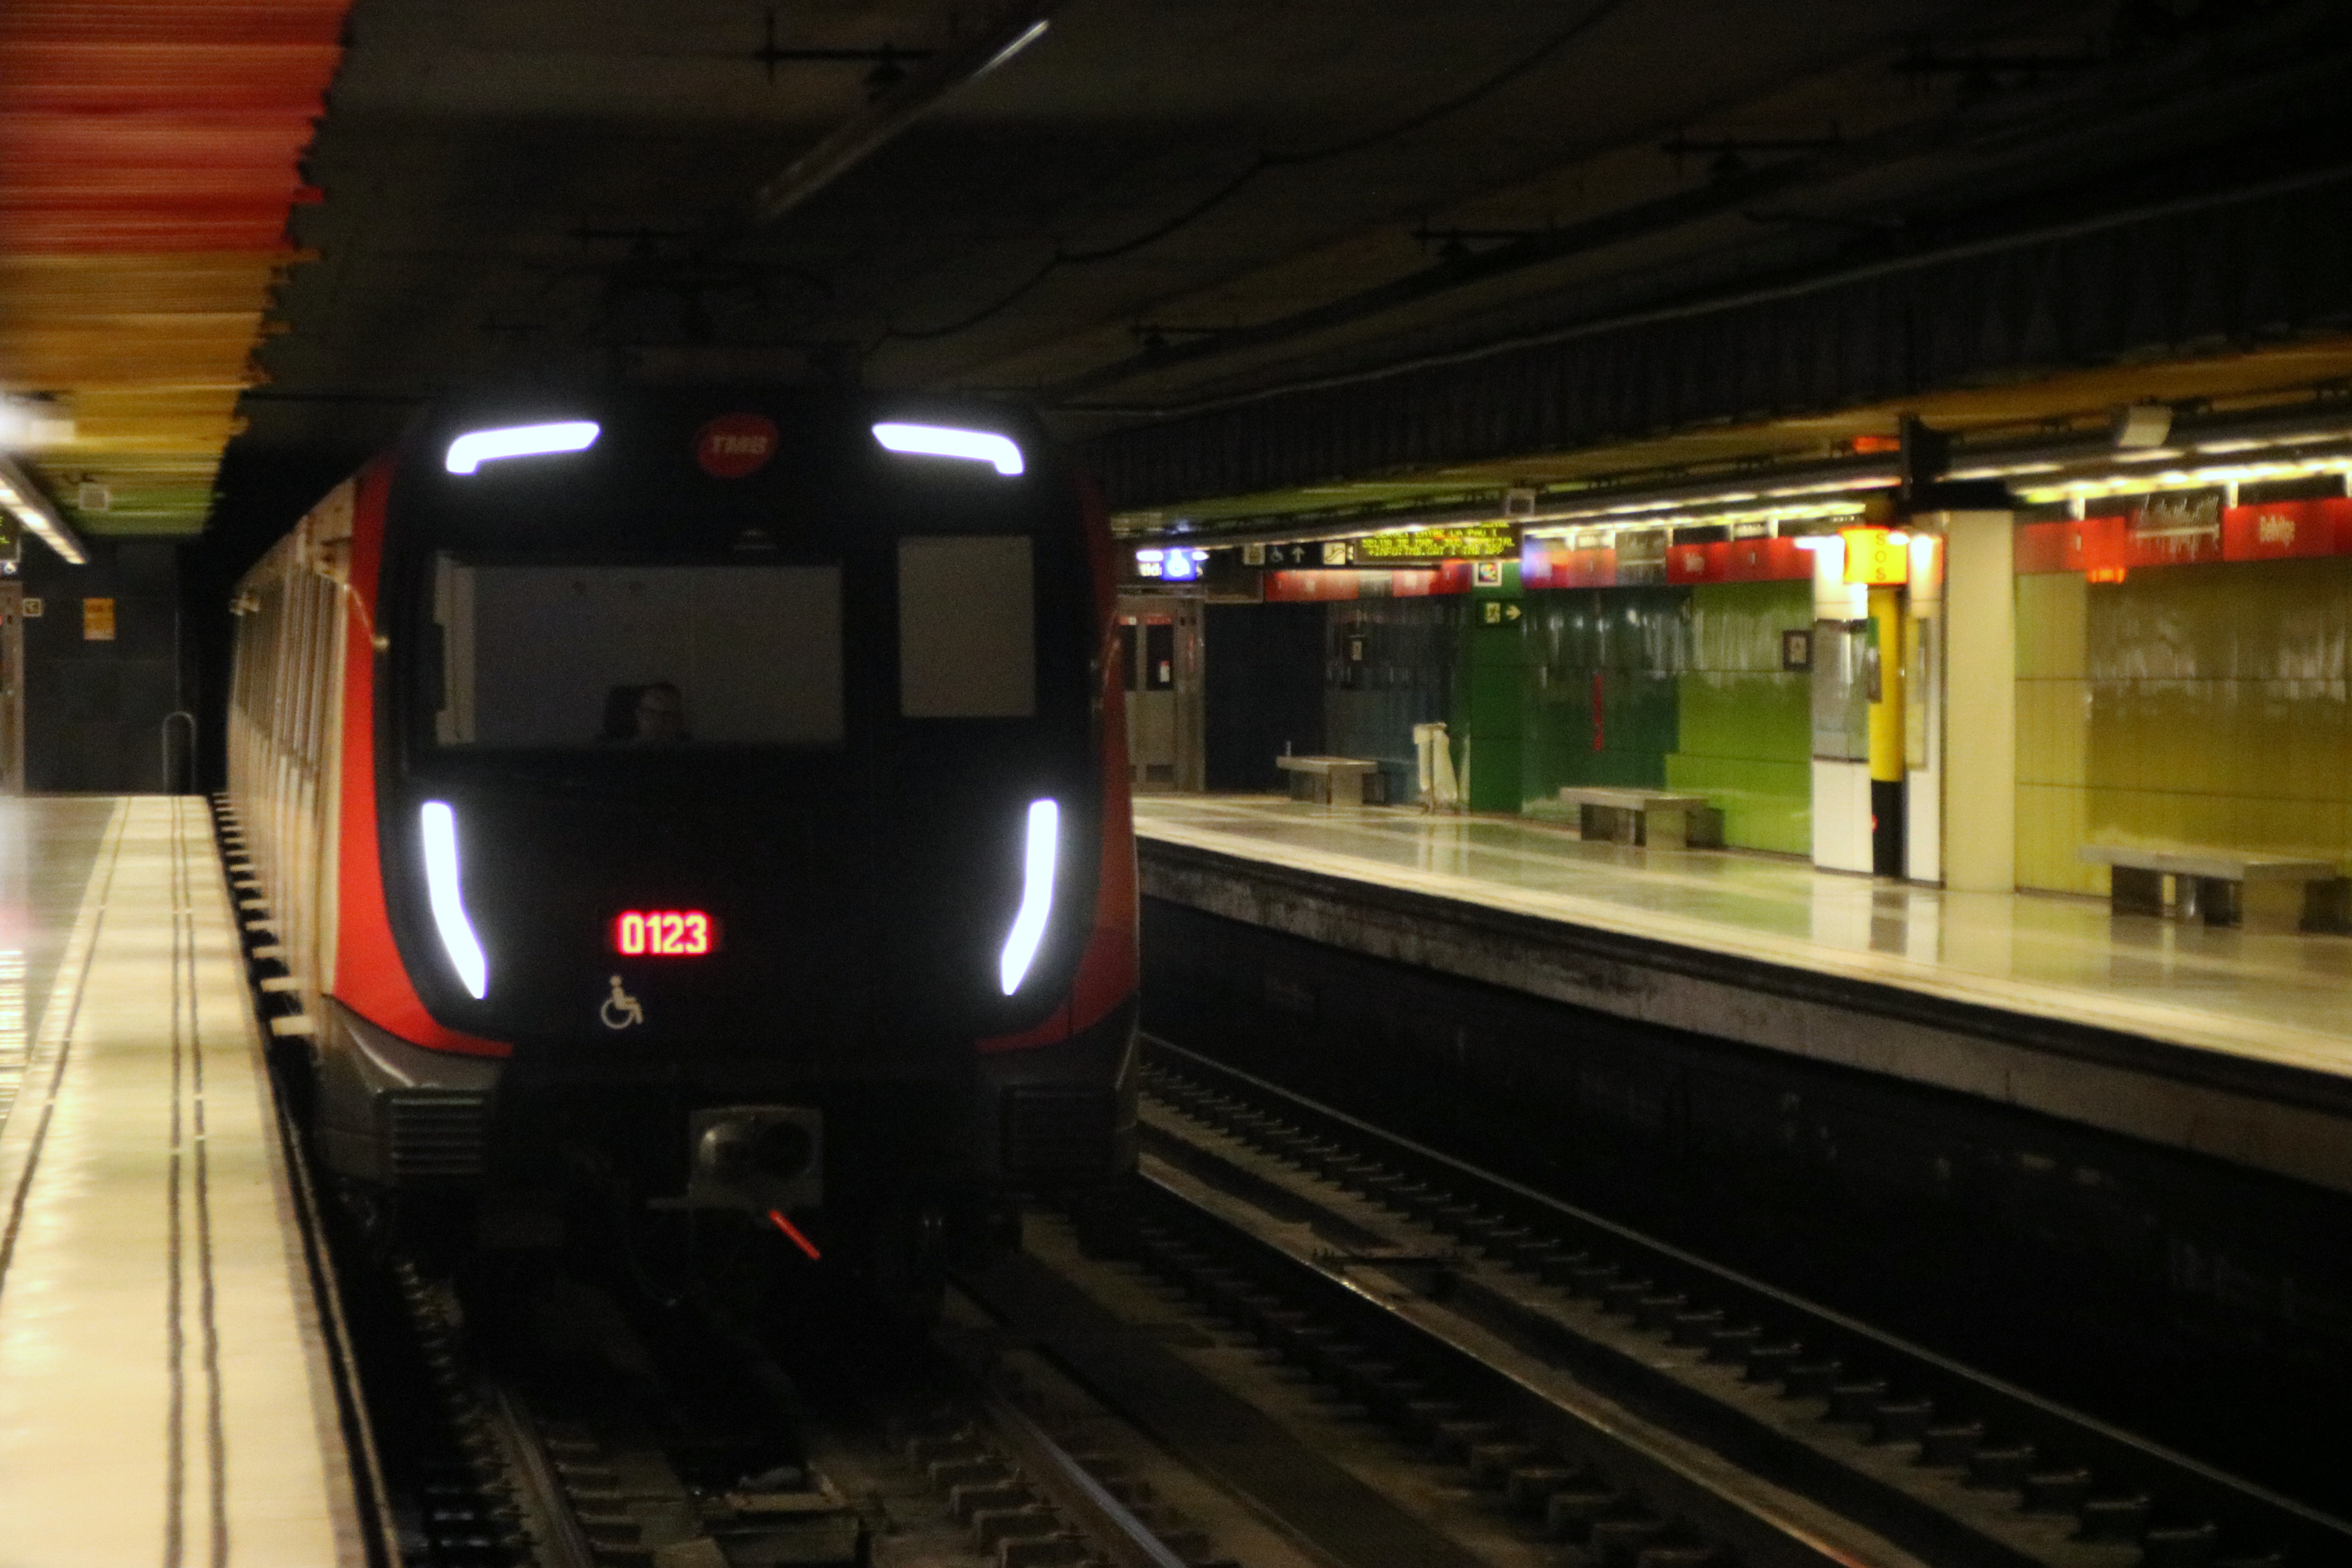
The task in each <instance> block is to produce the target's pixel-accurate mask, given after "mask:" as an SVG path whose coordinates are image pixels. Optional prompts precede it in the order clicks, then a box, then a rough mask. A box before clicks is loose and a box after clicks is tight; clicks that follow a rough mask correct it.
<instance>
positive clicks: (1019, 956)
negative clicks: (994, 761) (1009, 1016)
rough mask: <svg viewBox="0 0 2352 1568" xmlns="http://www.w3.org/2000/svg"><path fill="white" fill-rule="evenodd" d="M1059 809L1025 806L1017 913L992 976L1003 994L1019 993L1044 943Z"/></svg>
mask: <svg viewBox="0 0 2352 1568" xmlns="http://www.w3.org/2000/svg"><path fill="white" fill-rule="evenodd" d="M1061 826H1062V808H1061V807H1060V806H1058V805H1055V804H1054V802H1052V801H1050V800H1033V801H1031V802H1030V803H1029V837H1028V842H1027V843H1026V844H1025V845H1024V847H1023V849H1022V855H1021V909H1020V912H1018V913H1017V914H1015V915H1014V916H1013V931H1012V933H1011V934H1010V935H1008V936H1006V937H1005V939H1004V952H1003V953H1002V954H1000V955H999V956H998V958H997V961H996V974H997V978H998V980H1000V981H1001V982H1003V986H1004V994H1006V995H1007V996H1010V995H1012V994H1013V993H1014V992H1015V991H1018V990H1020V989H1021V982H1022V981H1024V980H1025V979H1027V978H1028V976H1029V966H1030V965H1031V964H1032V963H1035V962H1036V960H1037V944H1038V943H1039V942H1043V941H1045V920H1046V917H1047V916H1049V915H1051V914H1052V913H1053V912H1054V866H1055V860H1056V859H1057V858H1059V845H1058V843H1057V840H1058V839H1059V838H1060V837H1061Z"/></svg>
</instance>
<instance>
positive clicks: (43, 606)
mask: <svg viewBox="0 0 2352 1568" xmlns="http://www.w3.org/2000/svg"><path fill="white" fill-rule="evenodd" d="M16 607H17V609H18V610H19V611H20V612H21V613H22V614H23V615H24V617H25V618H26V620H28V621H37V620H39V619H40V618H41V616H44V615H45V614H47V611H48V608H49V606H48V602H47V600H45V599H26V601H24V602H23V603H22V604H20V605H17V606H16Z"/></svg>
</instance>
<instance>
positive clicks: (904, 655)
mask: <svg viewBox="0 0 2352 1568" xmlns="http://www.w3.org/2000/svg"><path fill="white" fill-rule="evenodd" d="M898 710H899V712H901V713H903V714H904V715H905V716H906V717H908V718H909V719H1028V718H1034V716H1035V715H1036V712H1037V616H1036V609H1035V590H1034V585H1033V573H1032V568H1031V565H1030V547H1029V541H1028V539H1027V538H1026V537H1025V536H1024V535H1020V534H1002V535H997V534H991V535H983V536H978V537H965V538H959V537H949V536H922V537H912V538H907V539H901V540H900V541H899V542H898Z"/></svg>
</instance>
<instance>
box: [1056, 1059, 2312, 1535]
mask: <svg viewBox="0 0 2352 1568" xmlns="http://www.w3.org/2000/svg"><path fill="white" fill-rule="evenodd" d="M1145 1082H1146V1092H1145V1097H1144V1109H1143V1124H1144V1147H1145V1150H1146V1180H1145V1183H1144V1192H1143V1194H1142V1197H1141V1199H1140V1201H1139V1203H1138V1205H1135V1206H1134V1207H1133V1209H1132V1210H1130V1211H1129V1212H1126V1213H1122V1214H1108V1215H1100V1216H1097V1220H1096V1223H1097V1226H1098V1227H1100V1228H1103V1229H1105V1230H1106V1231H1107V1232H1108V1233H1109V1234H1108V1236H1107V1237H1106V1238H1105V1240H1104V1243H1103V1245H1106V1246H1108V1247H1112V1248H1123V1249H1125V1250H1127V1251H1129V1253H1130V1254H1131V1255H1132V1256H1134V1257H1136V1258H1138V1259H1139V1260H1140V1261H1141V1262H1142V1263H1143V1264H1144V1265H1145V1266H1146V1267H1148V1268H1151V1269H1153V1270H1155V1271H1157V1272H1158V1273H1160V1275H1161V1276H1162V1277H1164V1278H1166V1279H1169V1280H1171V1282H1174V1283H1177V1284H1179V1285H1181V1288H1182V1289H1185V1290H1186V1291H1187V1292H1188V1293H1189V1294H1191V1295H1192V1297H1193V1298H1194V1299H1196V1300H1202V1301H1206V1302H1209V1303H1213V1305H1214V1306H1215V1307H1216V1308H1217V1309H1218V1310H1220V1311H1221V1312H1222V1313H1223V1315H1224V1316H1225V1317H1226V1318H1227V1319H1228V1320H1229V1321H1233V1322H1234V1323H1237V1324H1240V1325H1244V1326H1245V1327H1246V1328H1247V1329H1248V1330H1249V1331H1251V1332H1252V1333H1254V1334H1255V1335H1256V1336H1257V1337H1258V1338H1260V1339H1261V1340H1262V1341H1263V1342H1265V1344H1267V1345H1268V1346H1269V1347H1271V1348H1273V1349H1275V1350H1276V1351H1278V1352H1280V1353H1281V1354H1283V1355H1284V1356H1286V1357H1287V1358H1288V1359H1290V1360H1291V1361H1292V1362H1294V1363H1297V1364H1298V1365H1300V1366H1302V1367H1305V1368H1307V1369H1308V1370H1310V1371H1311V1372H1312V1373H1313V1374H1314V1375H1315V1376H1316V1377H1318V1379H1320V1380H1322V1381H1323V1382H1324V1383H1325V1384H1328V1385H1329V1386H1331V1387H1333V1388H1335V1389H1338V1390H1340V1391H1343V1392H1344V1393H1345V1394H1346V1396H1347V1397H1349V1398H1350V1399H1352V1400H1354V1401H1355V1402H1357V1403H1358V1404H1359V1405H1361V1406H1362V1407H1363V1408H1364V1409H1365V1410H1367V1411H1368V1412H1370V1413H1371V1414H1372V1415H1373V1416H1374V1417H1375V1418H1377V1419H1379V1420H1380V1421H1381V1422H1382V1423H1384V1424H1385V1425H1387V1426H1391V1428H1392V1429H1394V1430H1396V1431H1398V1432H1399V1433H1400V1434H1401V1435H1402V1436H1406V1437H1407V1438H1408V1439H1409V1440H1412V1441H1414V1442H1416V1443H1419V1444H1422V1445H1423V1446H1425V1447H1430V1448H1432V1449H1433V1450H1437V1451H1443V1452H1446V1453H1448V1454H1450V1455H1451V1456H1452V1457H1453V1458H1454V1461H1455V1462H1456V1463H1457V1464H1458V1465H1459V1466H1460V1467H1461V1468H1464V1469H1465V1471H1466V1472H1467V1473H1468V1474H1469V1475H1470V1476H1471V1477H1472V1478H1473V1479H1474V1480H1475V1484H1478V1485H1481V1486H1484V1487H1486V1488H1487V1489H1489V1490H1491V1491H1492V1492H1494V1493H1496V1494H1497V1496H1498V1497H1500V1498H1501V1499H1502V1500H1504V1501H1505V1504H1506V1506H1508V1507H1511V1508H1515V1509H1517V1510H1520V1511H1521V1512H1522V1513H1523V1515H1524V1516H1525V1517H1527V1518H1528V1520H1530V1521H1542V1522H1543V1524H1544V1526H1545V1527H1546V1529H1547V1531H1548V1532H1549V1533H1554V1534H1557V1535H1559V1536H1561V1537H1562V1538H1565V1539H1568V1540H1570V1541H1572V1542H1581V1543H1584V1544H1585V1545H1586V1546H1587V1549H1588V1552H1589V1554H1590V1555H1592V1556H1595V1557H1598V1558H1599V1559H1601V1560H1604V1561H1606V1560H1612V1559H1618V1560H1623V1561H1628V1562H1632V1561H1643V1562H1645V1563H1646V1562H1656V1563H1666V1562H1672V1561H1679V1560H1683V1559H1684V1558H1686V1557H1687V1556H1688V1555H1689V1553H1691V1552H1712V1553H1714V1554H1715V1555H1716V1556H1717V1557H1720V1558H1736V1559H1737V1560H1738V1561H1741V1562H1758V1563H1761V1562H1827V1561H1882V1560H1895V1561H1921V1562H1930V1563H2042V1564H2052V1565H2053V1568H2055V1565H2074V1564H2082V1565H2084V1568H2092V1565H2106V1564H2114V1565H2116V1568H2121V1565H2124V1564H2133V1563H2147V1564H2151V1565H2155V1568H2174V1565H2180V1564H2214V1565H2217V1568H2220V1565H2228V1568H2240V1565H2243V1568H2252V1565H2256V1564H2269V1563H2334V1562H2344V1561H2352V1525H2347V1522H2346V1521H2342V1520H2339V1519H2334V1518H2330V1517H2328V1516H2326V1515H2324V1514H2322V1513H2320V1512H2318V1511H2316V1510H2312V1509H2309V1508H2305V1507H2304V1506H2302V1505H2300V1504H2298V1503H2296V1502H2294V1501H2293V1500H2288V1499H2285V1498H2282V1497H2279V1496H2276V1495H2274V1494H2272V1493H2269V1492H2266V1491H2264V1490H2263V1489H2260V1488H2257V1487H2254V1486H2252V1485H2249V1484H2247V1483H2245V1482H2242V1481H2241V1480H2238V1479H2233V1478H2231V1477H2229V1476H2226V1475H2223V1474H2221V1473H2219V1472H2217V1471H2214V1470H2212V1469H2210V1468H2207V1467H2204V1466H2201V1465H2200V1464H2198V1463H2196V1462H2195V1461H2193V1460H2190V1459H2189V1458H2184V1457H2182V1456H2179V1455H2178V1454H2173V1453H2169V1452H2168V1451H2166V1450H2164V1449H2161V1448H2159V1447H2155V1446H2153V1445H2150V1444H2147V1443H2145V1442H2143V1441H2141V1440H2139V1439H2137V1438H2136V1437H2134V1436H2131V1435H2130V1434H2128V1433H2125V1432H2122V1431H2118V1430H2116V1429H2115V1428H2113V1427H2111V1426H2105V1425H2103V1424H2101V1423H2099V1422H2096V1421H2095V1420H2092V1419H2090V1418H2088V1417H2085V1416H2083V1415H2078V1414H2076V1413H2074V1412H2071V1411H2068V1410H2066V1409H2063V1408H2062V1407H2060V1406H2058V1405H2054V1404H2053V1403H2051V1402H2048V1401H2045V1400H2042V1399H2040V1398H2038V1397H2036V1396H2035V1395H2034V1394H2032V1393H2030V1392H2028V1391H2026V1390H2023V1389H2020V1388H2016V1387H2013V1386H2011V1385H2008V1384H2002V1383H2000V1382H1998V1381H1996V1380H1994V1379H1991V1378H1989V1377H1985V1376H1983V1375H1981V1374H1979V1373H1974V1372H1972V1371H1970V1370H1969V1369H1968V1368H1966V1367H1963V1366H1959V1365H1957V1364H1955V1363H1951V1362H1949V1361H1948V1360H1945V1359H1943V1358H1941V1357H1938V1356H1936V1355H1934V1354H1932V1353H1930V1352H1926V1351H1924V1350H1921V1349H1919V1348H1918V1347H1916V1346H1913V1345H1909V1344H1906V1343H1904V1342H1901V1341H1899V1340H1896V1339H1895V1338H1893V1337H1891V1336H1888V1335H1885V1334H1883V1333H1880V1332H1878V1331H1874V1330H1873V1329H1871V1328H1869V1327H1868V1326H1867V1325H1865V1324H1863V1323H1859V1322H1856V1321H1853V1320H1851V1319H1848V1318H1844V1317H1842V1316H1839V1315H1837V1314H1835V1313H1832V1312H1830V1311H1827V1310H1823V1309H1821V1308H1818V1307H1815V1306H1812V1305H1811V1304H1809V1303H1807V1302H1804V1301H1802V1300H1797V1299H1795V1298H1792V1297H1790V1296H1788V1295H1786V1294H1785V1293H1782V1292H1780V1291H1777V1290H1774V1289H1771V1288H1769V1287H1768V1286H1765V1285H1762V1284H1760V1283H1759V1282H1757V1281H1755V1280H1752V1279H1746V1278H1743V1277H1741V1276H1739V1275H1737V1274H1733V1273H1730V1272H1728V1271H1727V1270H1723V1269H1720V1268H1715V1267H1714V1266H1712V1265H1710V1264H1708V1263H1706V1261H1704V1260H1703V1259H1700V1258H1694V1257H1691V1256H1690V1255H1688V1254H1685V1253H1682V1252H1679V1251H1676V1250H1675V1249H1673V1248H1670V1247H1664V1246H1661V1245H1659V1244H1657V1243H1655V1242H1653V1241H1650V1240H1648V1239H1646V1238H1644V1237H1641V1236H1639V1235H1637V1234H1635V1233H1633V1232H1631V1231H1628V1230H1626V1229H1624V1228H1622V1227H1621V1226H1615V1225H1612V1224H1610V1223H1609V1222H1606V1221H1604V1220H1601V1219H1599V1218H1597V1217H1595V1216H1592V1215H1587V1214H1583V1213H1581V1212H1580V1211H1577V1210H1575V1209H1573V1208H1571V1207H1570V1206H1568V1205H1563V1204H1560V1203H1559V1202H1557V1201H1556V1200H1553V1199H1550V1198H1549V1197H1546V1196H1544V1195H1543V1194H1538V1193H1535V1192H1532V1191H1530V1190H1528V1189H1527V1188H1525V1187H1522V1186H1519V1185H1517V1184H1513V1183H1510V1182H1507V1181H1505V1180H1502V1179H1500V1178H1496V1177H1494V1176H1491V1175H1488V1174H1486V1173H1481V1172H1478V1171H1476V1170H1474V1169H1472V1168H1470V1167H1468V1166H1466V1165H1464V1164H1462V1163H1459V1162H1456V1161H1454V1160H1451V1159H1449V1158H1447V1157H1445V1156H1444V1155H1442V1154H1439V1153H1436V1152H1433V1151H1431V1150H1428V1149H1424V1148H1421V1147H1419V1146H1416V1145H1413V1144H1411V1143H1409V1142H1404V1141H1402V1140H1399V1139H1396V1138H1393V1137H1391V1136H1389V1135H1387V1134H1385V1133H1382V1132H1381V1131H1378V1130H1377V1129H1374V1128H1371V1127H1369V1126H1367V1125H1365V1124H1363V1123H1361V1122H1359V1121H1355V1120H1353V1119H1351V1118H1349V1117H1346V1116H1344V1115H1341V1114H1339V1113H1337V1112H1334V1111H1331V1110H1327V1109H1325V1108H1322V1107H1319V1106H1317V1105H1314V1104H1312V1103H1310V1102H1307V1101H1305V1100H1300V1099H1298V1098H1297V1097H1295V1096H1292V1095H1290V1094H1288V1093H1286V1091H1283V1090H1281V1089H1276V1088H1275V1087H1274V1086H1272V1085H1268V1084H1265V1083H1263V1082H1260V1081H1258V1080H1255V1079H1250V1078H1248V1077H1246V1076H1244V1075H1242V1074H1239V1073H1236V1072H1234V1071H1232V1070H1230V1069H1227V1068H1221V1067H1218V1066H1217V1065H1215V1064H1213V1063H1212V1062H1209V1061H1207V1060H1205V1059H1204V1058H1200V1057H1197V1056H1194V1055H1192V1054H1191V1053H1188V1052H1184V1051H1181V1050H1180V1049H1178V1048H1176V1047H1168V1046H1164V1045H1155V1046H1154V1047H1153V1048H1152V1051H1151V1055H1150V1068H1149V1069H1148V1071H1147V1074H1146V1080H1145ZM1727 1469H1729V1470H1736V1471H1737V1474H1736V1475H1727V1474H1726V1473H1725V1471H1726V1470H1727ZM1596 1535H1597V1538H1598V1539H1599V1540H1600V1541H1601V1542H1602V1543H1603V1544H1602V1545H1601V1547H1599V1548H1593V1547H1591V1544H1590V1543H1591V1542H1592V1541H1593V1540H1594V1539H1596ZM1628 1542H1648V1543H1649V1544H1648V1545H1646V1546H1643V1547H1642V1548H1641V1550H1639V1551H1632V1550H1629V1549H1628V1548H1627V1545H1626V1543H1628ZM1662 1546H1671V1547H1672V1548H1674V1553H1675V1554H1672V1555H1662V1554H1661V1550H1662ZM1890 1554H1891V1556H1890Z"/></svg>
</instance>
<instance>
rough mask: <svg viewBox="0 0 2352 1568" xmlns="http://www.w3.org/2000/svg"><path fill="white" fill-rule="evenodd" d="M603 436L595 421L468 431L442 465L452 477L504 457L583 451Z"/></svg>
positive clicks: (571, 420) (567, 421)
mask: <svg viewBox="0 0 2352 1568" xmlns="http://www.w3.org/2000/svg"><path fill="white" fill-rule="evenodd" d="M600 434H602V431H601V430H600V429H599V428H598V426H597V425H596V422H595V421H594V420H593V419H565V420H559V421H558V422H556V423H555V424H552V425H509V426H506V427H504V428H503V429H498V430H468V431H467V432H466V434H464V435H463V436H460V437H457V439H456V440H454V441H452V442H450V443H449V453H448V456H447V457H446V458H444V459H443V466H444V467H445V468H447V469H448V470H449V471H450V472H451V473H453V474H470V473H472V472H473V471H474V470H475V469H477V468H480V467H481V466H482V465H483V464H484V463H494V462H497V461H498V460H499V459H500V458H537V457H541V456H544V455H546V454H548V453H551V452H584V451H586V450H587V449H588V448H589V447H593V446H594V445H595V444H596V437H598V436H599V435H600Z"/></svg>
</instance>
